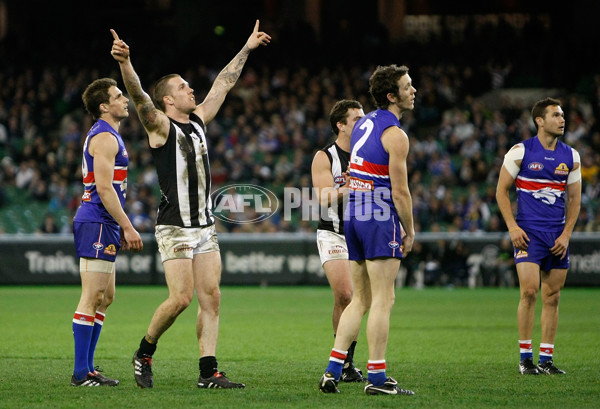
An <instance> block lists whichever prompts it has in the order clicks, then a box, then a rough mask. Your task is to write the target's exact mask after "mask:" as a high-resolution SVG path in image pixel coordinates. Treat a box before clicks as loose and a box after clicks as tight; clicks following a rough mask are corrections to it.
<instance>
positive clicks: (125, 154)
mask: <svg viewBox="0 0 600 409" xmlns="http://www.w3.org/2000/svg"><path fill="white" fill-rule="evenodd" d="M121 155H123V156H124V157H125V158H128V157H129V155H128V154H127V149H123V152H121Z"/></svg>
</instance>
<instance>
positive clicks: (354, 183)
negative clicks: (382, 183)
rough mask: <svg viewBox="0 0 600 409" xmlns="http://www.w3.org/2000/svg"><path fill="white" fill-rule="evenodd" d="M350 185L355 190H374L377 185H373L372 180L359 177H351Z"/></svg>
mask: <svg viewBox="0 0 600 409" xmlns="http://www.w3.org/2000/svg"><path fill="white" fill-rule="evenodd" d="M349 187H350V189H354V190H374V189H375V187H374V186H373V181H372V180H363V179H358V178H351V179H350V184H349Z"/></svg>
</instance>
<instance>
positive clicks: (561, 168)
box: [554, 163, 569, 176]
mask: <svg viewBox="0 0 600 409" xmlns="http://www.w3.org/2000/svg"><path fill="white" fill-rule="evenodd" d="M554 174H555V175H563V176H564V175H568V174H569V167H568V166H567V165H566V164H565V163H561V164H560V165H558V166H557V167H556V169H554Z"/></svg>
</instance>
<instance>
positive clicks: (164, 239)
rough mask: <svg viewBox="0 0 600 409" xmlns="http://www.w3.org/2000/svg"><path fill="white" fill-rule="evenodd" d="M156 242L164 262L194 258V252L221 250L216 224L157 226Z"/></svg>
mask: <svg viewBox="0 0 600 409" xmlns="http://www.w3.org/2000/svg"><path fill="white" fill-rule="evenodd" d="M154 235H155V236H156V243H157V244H158V251H159V252H160V257H161V259H162V261H163V262H165V261H167V260H171V259H174V258H190V259H191V258H194V254H200V253H210V252H213V251H219V241H218V240H217V231H216V229H215V225H214V224H213V225H211V226H207V227H192V228H190V227H179V226H167V225H162V224H161V225H158V226H156V232H155V233H154Z"/></svg>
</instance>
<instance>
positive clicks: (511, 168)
mask: <svg viewBox="0 0 600 409" xmlns="http://www.w3.org/2000/svg"><path fill="white" fill-rule="evenodd" d="M523 156H525V149H524V147H523V144H517V145H515V147H513V148H512V149H511V150H509V151H508V152H506V155H504V162H503V163H502V165H503V166H504V167H505V168H506V170H507V171H508V173H509V174H510V176H512V178H513V179H516V178H517V175H518V174H519V171H520V170H521V168H520V167H519V166H518V165H517V164H516V163H515V162H516V161H518V160H523Z"/></svg>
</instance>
